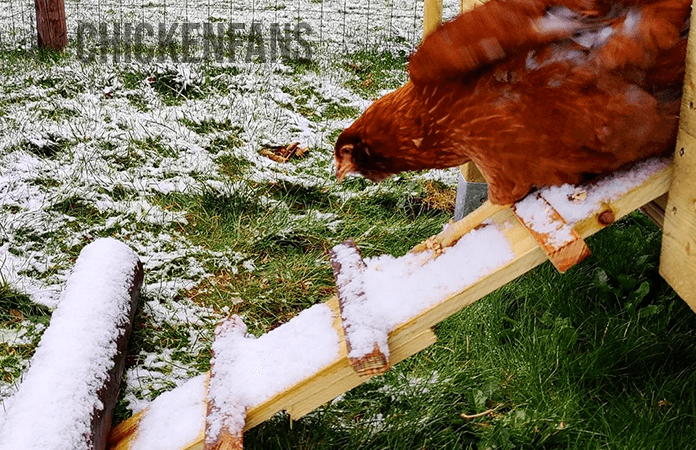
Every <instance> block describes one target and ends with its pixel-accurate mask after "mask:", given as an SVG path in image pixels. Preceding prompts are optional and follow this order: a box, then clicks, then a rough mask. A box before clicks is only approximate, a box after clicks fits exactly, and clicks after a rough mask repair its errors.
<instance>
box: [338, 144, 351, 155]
mask: <svg viewBox="0 0 696 450" xmlns="http://www.w3.org/2000/svg"><path fill="white" fill-rule="evenodd" d="M351 150H353V147H350V146H348V145H344V146H343V147H341V155H343V156H348V155H350V152H351Z"/></svg>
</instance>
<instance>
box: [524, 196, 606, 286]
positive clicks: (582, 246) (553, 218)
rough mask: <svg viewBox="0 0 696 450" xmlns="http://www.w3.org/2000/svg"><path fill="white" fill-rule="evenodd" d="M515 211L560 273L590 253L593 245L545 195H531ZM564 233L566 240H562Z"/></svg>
mask: <svg viewBox="0 0 696 450" xmlns="http://www.w3.org/2000/svg"><path fill="white" fill-rule="evenodd" d="M512 211H513V213H514V214H515V216H516V217H517V219H518V220H519V221H520V223H522V225H523V226H524V227H525V228H526V229H527V231H529V233H530V234H531V235H532V237H533V238H534V239H535V240H536V241H537V242H538V243H539V246H540V247H541V249H542V250H544V253H546V255H547V257H548V258H549V261H551V264H553V266H554V267H555V268H556V270H558V271H559V272H560V273H565V272H566V271H567V270H568V269H570V268H571V267H573V266H574V265H576V264H578V263H579V262H581V261H582V260H584V259H585V258H587V257H588V256H590V254H591V252H590V248H589V247H588V246H587V244H586V243H585V241H584V240H583V239H582V238H581V237H580V235H579V234H578V233H577V232H576V231H575V230H573V229H572V228H571V227H570V226H569V225H568V224H567V223H566V221H565V219H563V217H561V215H560V214H558V211H556V210H555V209H554V208H553V206H551V204H550V203H549V202H548V201H546V199H545V198H543V197H542V196H541V194H536V195H535V194H532V195H528V196H527V197H525V198H524V199H522V200H520V201H519V202H517V203H515V204H514V205H513V206H512ZM539 219H543V220H542V222H543V229H541V228H540V224H539V223H538V221H539ZM613 221H614V220H613V218H612V222H613ZM549 230H552V231H549ZM561 235H562V239H560V240H559V237H561Z"/></svg>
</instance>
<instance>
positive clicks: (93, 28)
mask: <svg viewBox="0 0 696 450" xmlns="http://www.w3.org/2000/svg"><path fill="white" fill-rule="evenodd" d="M65 10H66V18H67V29H68V39H69V41H70V42H71V43H74V42H76V41H77V40H79V39H84V38H85V36H88V37H90V38H92V39H93V40H96V41H99V40H100V39H101V42H111V41H114V40H118V39H121V40H123V39H124V38H129V39H131V41H132V40H133V39H136V40H137V39H140V41H138V42H144V43H146V44H154V45H158V44H161V43H162V40H163V39H165V40H166V39H169V40H171V41H174V42H176V43H178V44H182V42H184V41H183V40H182V39H184V36H183V34H184V32H185V28H186V27H188V31H187V32H188V33H189V34H191V35H193V36H194V38H195V37H196V36H198V39H199V41H198V42H199V45H200V42H201V36H203V35H204V34H205V33H206V32H213V33H214V35H215V36H217V34H219V32H220V33H223V34H224V35H225V38H227V36H228V35H229V34H230V30H229V26H230V24H236V25H234V26H235V27H237V32H238V34H239V35H241V36H246V39H247V41H248V40H249V39H252V38H253V36H254V33H256V38H260V39H261V40H265V41H266V42H267V45H269V44H268V41H270V40H272V39H274V38H276V37H277V36H276V35H274V32H277V31H280V32H281V33H287V32H293V33H296V32H297V29H298V25H299V24H302V25H301V26H300V34H302V36H303V38H304V39H305V40H306V41H308V42H310V43H311V44H312V46H314V47H315V48H323V49H325V50H328V51H330V52H353V51H357V50H362V49H375V48H378V49H395V48H413V46H415V45H416V44H417V42H418V41H419V40H420V37H421V34H422V15H423V5H422V1H420V0H350V1H349V0H65ZM185 24H188V25H185ZM220 27H222V28H220ZM274 27H275V28H274ZM250 36H252V37H250ZM109 40H111V41H109ZM35 41H36V19H35V10H34V2H33V1H31V0H0V47H1V48H8V47H10V48H13V47H15V48H16V47H20V46H34V45H36V44H35ZM184 43H185V42H184ZM266 48H268V47H266Z"/></svg>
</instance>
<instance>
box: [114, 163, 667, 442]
mask: <svg viewBox="0 0 696 450" xmlns="http://www.w3.org/2000/svg"><path fill="white" fill-rule="evenodd" d="M670 176H671V167H668V168H666V169H663V170H661V171H660V172H658V173H656V174H655V175H653V176H651V177H650V178H649V179H648V180H646V181H645V182H644V183H643V184H642V185H640V186H638V187H637V188H635V189H633V190H631V191H629V192H628V193H626V194H624V195H623V196H622V197H620V198H619V199H617V200H615V201H613V202H611V204H610V205H606V206H605V207H604V208H603V209H602V210H600V211H598V212H597V213H596V214H593V215H592V216H591V217H588V218H586V219H585V220H582V221H580V222H579V223H577V224H576V226H575V230H576V231H577V232H578V233H579V234H580V236H581V237H582V238H586V237H588V236H590V235H592V234H594V233H596V232H597V231H599V230H601V229H603V228H605V227H606V226H607V224H608V223H610V222H612V221H613V220H618V219H619V218H621V217H623V216H624V215H626V214H628V213H630V212H631V211H633V210H635V209H636V208H639V207H641V206H642V205H644V204H646V203H648V202H650V201H652V200H654V199H656V198H658V197H659V196H661V195H663V194H664V193H665V192H667V189H668V186H669V181H670ZM609 215H610V216H611V217H610V218H611V219H612V220H611V221H609V220H607V216H609ZM491 218H492V220H493V221H494V222H496V223H498V224H500V225H501V226H502V229H504V230H505V232H504V233H505V236H506V238H507V240H508V241H509V242H510V244H511V246H512V250H513V252H514V255H515V256H514V258H513V260H512V261H511V262H510V263H508V264H507V265H505V266H503V267H501V268H500V269H498V270H496V271H495V272H494V273H491V274H489V275H487V276H485V277H483V278H482V279H480V280H479V281H478V282H476V283H474V284H473V285H471V286H469V287H467V288H466V289H464V290H463V291H461V292H460V293H458V294H456V295H453V296H451V297H450V298H448V299H446V300H444V301H443V302H440V303H438V304H436V305H435V306H433V307H432V308H430V309H428V310H426V311H424V312H422V313H421V314H418V315H417V316H415V317H413V318H412V319H411V320H409V321H408V322H407V323H404V324H403V325H401V326H399V327H397V328H396V329H395V330H393V331H392V332H391V333H390V335H389V347H390V349H391V358H390V359H391V361H392V363H393V364H396V363H398V362H399V361H401V360H403V359H405V358H407V357H408V356H411V355H413V354H415V353H417V352H418V351H420V350H422V349H423V348H426V347H428V346H429V345H431V344H432V343H434V342H435V335H434V333H433V332H432V330H431V328H432V327H433V326H434V325H436V324H437V323H439V322H441V321H442V320H444V319H446V318H447V317H449V316H451V315H452V314H454V313H456V312H458V311H460V310H461V309H462V308H464V307H466V306H468V305H470V304H472V303H474V302H475V301H476V300H478V299H480V298H481V297H483V296H485V295H487V294H489V293H490V292H492V291H494V290H496V289H498V288H499V287H501V286H503V285H505V284H507V283H508V282H510V281H512V280H513V279H515V278H517V277H518V276H520V275H522V274H524V273H526V272H528V271H529V270H531V269H532V268H534V267H536V266H537V265H539V264H541V263H543V262H544V261H546V259H547V257H546V254H545V253H544V251H543V250H542V249H541V248H540V247H539V245H538V244H537V242H536V240H535V239H534V238H533V237H532V236H531V235H530V233H529V232H528V231H527V230H526V228H525V227H524V226H522V225H521V224H520V223H519V221H518V220H517V218H516V217H515V216H514V214H513V212H512V211H511V210H510V208H504V209H501V210H499V211H497V212H496V213H495V214H494V215H493V216H492V217H491ZM327 305H328V306H330V307H331V308H332V310H333V311H334V317H335V319H334V328H335V329H336V331H337V333H338V334H339V336H340V338H341V342H342V345H341V349H340V354H339V356H338V357H337V359H336V360H335V361H334V362H332V363H331V364H329V365H328V366H327V367H325V368H324V369H322V370H320V371H319V372H318V373H317V374H315V375H314V376H312V377H310V378H308V379H305V380H303V381H301V382H299V383H298V384H296V385H295V386H293V387H291V388H290V389H288V390H286V391H284V392H281V393H279V394H277V395H276V396H274V397H273V398H271V399H269V400H268V401H266V402H264V403H263V404H261V405H258V406H257V407H255V408H252V409H250V410H249V411H248V413H247V424H246V428H245V429H249V428H252V427H254V426H256V425H258V424H260V423H262V422H263V421H265V420H267V419H268V418H270V417H271V416H273V415H274V414H275V413H276V412H278V411H282V410H285V411H287V412H289V413H290V415H291V417H292V418H293V419H296V418H298V417H301V416H302V415H304V414H306V413H308V412H310V411H312V410H313V409H315V408H316V407H318V406H320V405H322V404H324V403H325V402H327V401H329V400H331V399H333V398H335V397H336V396H337V395H340V394H342V393H343V392H346V391H348V390H350V389H352V388H353V387H355V386H358V385H360V384H362V383H364V382H365V381H367V380H368V379H369V378H370V377H360V376H359V375H358V374H357V373H355V371H354V370H353V369H352V367H351V366H350V363H349V361H348V358H347V349H346V346H345V340H344V338H343V328H342V325H341V320H340V314H339V313H338V312H339V308H338V300H337V298H336V297H334V298H332V299H331V300H329V301H328V302H327ZM137 420H138V419H137V418H136V419H133V420H131V419H129V420H128V421H126V422H124V424H122V425H119V427H117V429H116V430H115V433H116V434H119V435H120V436H123V438H122V440H121V441H120V442H115V444H114V447H112V448H118V449H119V450H126V449H129V448H130V445H131V443H132V442H131V438H130V437H129V436H128V435H127V434H126V433H123V432H122V430H121V427H123V429H124V430H134V429H135V427H134V426H133V423H132V422H133V421H137ZM202 442H203V430H201V434H200V436H199V438H198V439H197V440H196V441H194V442H193V443H191V444H190V445H189V446H187V447H186V450H199V449H202Z"/></svg>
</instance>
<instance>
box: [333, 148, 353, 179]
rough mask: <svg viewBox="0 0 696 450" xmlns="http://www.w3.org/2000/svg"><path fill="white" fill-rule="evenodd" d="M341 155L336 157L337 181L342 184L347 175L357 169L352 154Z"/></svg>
mask: <svg viewBox="0 0 696 450" xmlns="http://www.w3.org/2000/svg"><path fill="white" fill-rule="evenodd" d="M339 155H340V156H338V155H337V156H336V181H337V182H339V183H341V182H343V179H344V178H345V177H346V175H348V174H349V173H351V172H355V171H356V167H355V163H354V162H353V158H352V157H351V154H350V152H342V151H341V152H339Z"/></svg>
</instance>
